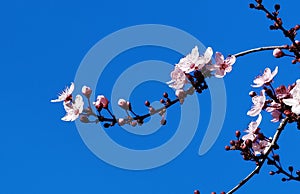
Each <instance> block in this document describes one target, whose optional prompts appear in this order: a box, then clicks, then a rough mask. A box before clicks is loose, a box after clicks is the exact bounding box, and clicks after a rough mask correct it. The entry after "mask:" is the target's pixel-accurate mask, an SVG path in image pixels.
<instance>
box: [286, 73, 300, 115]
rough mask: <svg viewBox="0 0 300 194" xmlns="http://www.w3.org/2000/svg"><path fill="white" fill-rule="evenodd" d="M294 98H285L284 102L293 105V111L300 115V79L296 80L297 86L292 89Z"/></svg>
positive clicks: (291, 92)
mask: <svg viewBox="0 0 300 194" xmlns="http://www.w3.org/2000/svg"><path fill="white" fill-rule="evenodd" d="M290 94H291V95H292V98H288V99H283V103H284V104H286V105H288V106H291V107H292V112H293V113H295V114H296V115H300V79H298V80H297V81H296V85H295V87H294V88H293V89H292V90H291V91H290Z"/></svg>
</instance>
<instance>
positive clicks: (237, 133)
mask: <svg viewBox="0 0 300 194" xmlns="http://www.w3.org/2000/svg"><path fill="white" fill-rule="evenodd" d="M235 136H236V137H237V138H240V136H241V132H240V131H239V130H237V131H235Z"/></svg>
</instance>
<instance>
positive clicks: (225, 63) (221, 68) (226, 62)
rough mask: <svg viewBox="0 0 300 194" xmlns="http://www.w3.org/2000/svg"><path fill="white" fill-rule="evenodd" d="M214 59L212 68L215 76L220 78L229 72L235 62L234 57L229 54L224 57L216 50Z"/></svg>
mask: <svg viewBox="0 0 300 194" xmlns="http://www.w3.org/2000/svg"><path fill="white" fill-rule="evenodd" d="M215 60H216V64H214V65H213V69H214V70H216V72H215V77H217V78H222V77H224V76H225V75H226V73H229V72H231V70H232V65H233V64H234V63H235V61H236V57H235V56H234V55H231V56H228V57H227V58H226V59H224V56H223V55H222V53H220V52H216V55H215Z"/></svg>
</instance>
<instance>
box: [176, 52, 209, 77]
mask: <svg viewBox="0 0 300 194" xmlns="http://www.w3.org/2000/svg"><path fill="white" fill-rule="evenodd" d="M212 55H213V51H212V48H211V47H208V48H207V49H206V51H205V53H204V55H203V56H200V54H199V51H198V47H197V46H195V47H194V48H193V49H192V52H191V53H190V54H188V55H187V56H186V57H184V58H182V59H180V61H179V63H178V64H176V67H178V68H179V69H181V70H182V71H183V72H185V73H190V72H192V71H195V70H200V69H201V68H202V67H203V66H204V65H205V64H207V63H209V62H210V61H211V57H212Z"/></svg>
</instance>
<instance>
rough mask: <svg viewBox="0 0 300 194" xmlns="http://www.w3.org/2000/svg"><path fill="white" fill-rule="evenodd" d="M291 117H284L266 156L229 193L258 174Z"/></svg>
mask: <svg viewBox="0 0 300 194" xmlns="http://www.w3.org/2000/svg"><path fill="white" fill-rule="evenodd" d="M288 119H289V118H284V119H283V120H282V121H281V123H280V125H279V127H278V128H277V130H276V133H275V134H274V136H273V140H272V142H271V145H270V147H269V148H268V149H267V151H266V153H265V154H264V157H263V158H262V159H261V161H259V163H258V165H257V166H256V168H255V169H254V170H253V171H252V172H251V173H250V174H249V175H248V176H247V177H245V178H244V179H243V180H242V181H241V182H240V183H239V184H237V185H236V186H235V187H234V188H233V189H231V190H230V191H228V192H227V194H232V193H234V192H235V191H237V190H238V189H239V188H241V187H242V186H243V185H244V184H245V183H247V182H248V181H249V180H250V179H251V178H252V177H253V176H254V175H255V174H258V173H259V171H260V169H261V167H262V166H263V164H264V163H265V161H266V160H267V158H268V155H269V154H270V153H271V151H272V149H273V147H274V146H275V145H276V143H277V141H278V139H279V137H280V134H281V132H282V131H283V129H284V127H285V126H286V124H287V122H288Z"/></svg>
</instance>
